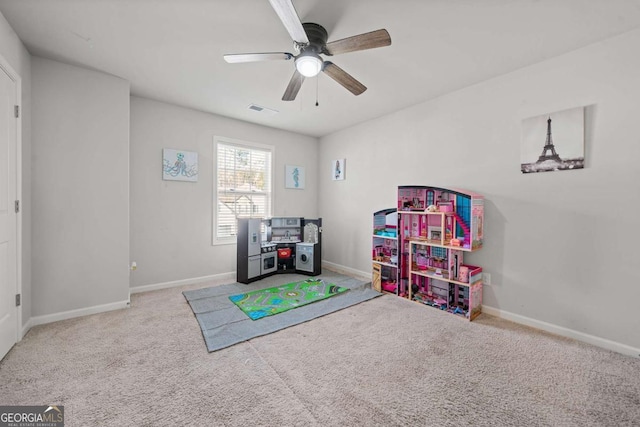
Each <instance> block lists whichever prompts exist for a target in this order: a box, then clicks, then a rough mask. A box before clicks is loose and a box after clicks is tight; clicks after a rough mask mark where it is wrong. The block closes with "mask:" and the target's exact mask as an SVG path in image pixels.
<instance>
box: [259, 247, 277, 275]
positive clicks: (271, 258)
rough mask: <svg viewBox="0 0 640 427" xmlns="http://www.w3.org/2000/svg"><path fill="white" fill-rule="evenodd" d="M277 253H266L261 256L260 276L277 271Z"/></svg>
mask: <svg viewBox="0 0 640 427" xmlns="http://www.w3.org/2000/svg"><path fill="white" fill-rule="evenodd" d="M277 254H278V253H277V252H266V253H263V254H262V263H261V268H260V270H261V272H260V273H261V274H269V273H274V272H276V270H277V269H278V263H277V259H276V258H277Z"/></svg>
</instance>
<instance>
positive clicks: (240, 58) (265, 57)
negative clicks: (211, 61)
mask: <svg viewBox="0 0 640 427" xmlns="http://www.w3.org/2000/svg"><path fill="white" fill-rule="evenodd" d="M289 59H293V55H292V54H290V53H287V52H267V53H233V54H229V55H225V56H224V60H225V61H227V62H228V63H230V64H236V63H238V62H259V61H278V60H285V61H286V60H289Z"/></svg>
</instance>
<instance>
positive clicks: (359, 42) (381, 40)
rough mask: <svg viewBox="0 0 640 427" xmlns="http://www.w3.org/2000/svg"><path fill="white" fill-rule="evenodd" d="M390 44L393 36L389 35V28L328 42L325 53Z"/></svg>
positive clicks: (332, 53)
mask: <svg viewBox="0 0 640 427" xmlns="http://www.w3.org/2000/svg"><path fill="white" fill-rule="evenodd" d="M390 44H391V36H389V33H388V32H387V30H384V29H382V30H376V31H371V32H370V33H364V34H359V35H357V36H352V37H347V38H346V39H340V40H336V41H334V42H330V43H327V46H326V47H325V49H324V53H326V54H327V55H338V54H341V53H347V52H355V51H357V50H366V49H373V48H376V47H384V46H389V45H390Z"/></svg>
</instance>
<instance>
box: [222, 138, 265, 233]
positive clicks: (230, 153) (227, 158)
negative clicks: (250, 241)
mask: <svg viewBox="0 0 640 427" xmlns="http://www.w3.org/2000/svg"><path fill="white" fill-rule="evenodd" d="M213 152H214V153H215V154H216V155H215V158H214V184H213V188H214V198H213V212H214V215H213V244H214V245H215V244H224V243H235V242H236V232H237V221H236V220H237V218H266V217H270V216H271V211H272V189H271V187H272V171H273V168H272V159H273V147H270V146H266V145H259V144H254V143H249V142H244V141H237V140H233V139H229V138H222V137H217V136H216V137H214V139H213Z"/></svg>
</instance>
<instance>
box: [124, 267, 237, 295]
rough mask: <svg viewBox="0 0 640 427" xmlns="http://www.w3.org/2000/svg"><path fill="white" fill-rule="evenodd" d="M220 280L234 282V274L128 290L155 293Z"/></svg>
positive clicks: (135, 292) (221, 274)
mask: <svg viewBox="0 0 640 427" xmlns="http://www.w3.org/2000/svg"><path fill="white" fill-rule="evenodd" d="M222 280H236V272H235V271H231V272H228V273H220V274H212V275H211V276H202V277H193V278H191V279H182V280H174V281H172V282H163V283H156V284H152V285H143V286H135V287H133V288H129V292H131V293H132V294H137V293H140V292H149V291H157V290H158V289H167V288H174V287H176V286H182V285H193V284H194V283H201V282H210V281H222Z"/></svg>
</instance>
